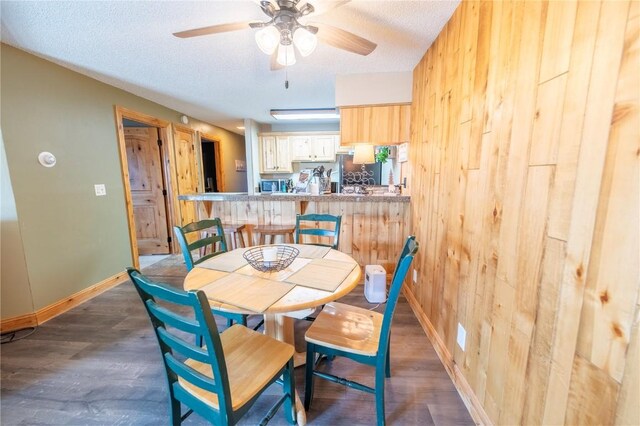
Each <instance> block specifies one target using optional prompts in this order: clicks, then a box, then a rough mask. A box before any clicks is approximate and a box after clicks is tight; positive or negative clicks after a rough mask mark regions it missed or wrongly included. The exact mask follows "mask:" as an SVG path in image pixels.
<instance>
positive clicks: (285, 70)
mask: <svg viewBox="0 0 640 426" xmlns="http://www.w3.org/2000/svg"><path fill="white" fill-rule="evenodd" d="M284 88H285V89H288V88H289V70H288V69H287V67H284Z"/></svg>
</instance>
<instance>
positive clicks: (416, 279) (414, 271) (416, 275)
mask: <svg viewBox="0 0 640 426" xmlns="http://www.w3.org/2000/svg"><path fill="white" fill-rule="evenodd" d="M413 282H414V283H417V282H418V271H417V270H415V269H414V270H413Z"/></svg>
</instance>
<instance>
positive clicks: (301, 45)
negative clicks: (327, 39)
mask: <svg viewBox="0 0 640 426" xmlns="http://www.w3.org/2000/svg"><path fill="white" fill-rule="evenodd" d="M293 43H294V44H295V45H296V47H297V48H298V51H299V52H300V54H301V55H302V56H304V57H307V56H309V55H311V53H313V51H314V50H315V49H316V46H317V45H318V38H317V37H316V35H315V34H312V33H310V32H309V31H307V30H306V29H305V28H302V27H300V28H298V29H297V30H296V31H295V32H294V33H293Z"/></svg>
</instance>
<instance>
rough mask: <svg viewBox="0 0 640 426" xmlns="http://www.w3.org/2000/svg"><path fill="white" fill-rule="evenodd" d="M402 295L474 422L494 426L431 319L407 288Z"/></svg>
mask: <svg viewBox="0 0 640 426" xmlns="http://www.w3.org/2000/svg"><path fill="white" fill-rule="evenodd" d="M402 293H403V294H404V296H405V297H406V299H407V301H408V302H409V306H410V307H411V310H412V311H413V313H414V315H415V316H416V318H418V321H419V322H420V325H421V326H422V329H423V330H424V332H425V334H426V335H427V337H428V338H429V341H430V342H431V344H432V345H433V348H434V349H435V350H436V353H437V354H438V358H440V362H442V365H443V366H444V368H445V370H447V374H449V377H451V380H452V381H453V385H454V386H455V387H456V390H457V391H458V394H459V395H460V397H461V398H462V401H463V402H464V405H465V406H466V407H467V410H469V414H471V417H472V418H473V421H474V422H475V423H476V424H477V425H486V426H492V425H493V423H492V422H491V419H490V418H489V416H488V415H487V413H486V412H485V411H484V408H482V404H481V403H480V401H479V400H478V398H477V396H476V395H475V393H473V390H472V389H471V386H470V385H469V382H467V379H466V378H465V377H464V376H463V375H462V371H460V369H459V368H458V366H457V365H456V364H455V362H454V361H453V357H452V356H451V353H449V350H448V349H447V347H446V345H445V344H444V342H443V341H442V339H441V338H440V336H438V333H437V332H436V329H435V328H434V327H433V325H432V324H431V321H429V318H427V316H426V315H425V313H424V312H423V311H422V309H421V307H420V303H418V300H417V299H416V297H415V296H414V295H413V293H411V291H410V290H408V289H407V288H403V289H402Z"/></svg>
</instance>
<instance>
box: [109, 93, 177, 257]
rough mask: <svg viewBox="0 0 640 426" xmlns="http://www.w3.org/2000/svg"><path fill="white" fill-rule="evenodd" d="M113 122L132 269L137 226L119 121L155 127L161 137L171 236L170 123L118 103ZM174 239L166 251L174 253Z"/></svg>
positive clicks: (135, 255)
mask: <svg viewBox="0 0 640 426" xmlns="http://www.w3.org/2000/svg"><path fill="white" fill-rule="evenodd" d="M114 110H115V121H116V135H117V139H118V153H119V156H120V169H121V174H122V184H123V187H124V200H125V207H126V209H127V224H128V225H129V242H130V245H131V257H132V261H133V265H134V267H135V268H140V263H139V261H138V258H139V253H138V238H137V237H136V225H135V219H134V215H133V199H132V197H131V184H130V183H129V163H128V161H127V147H126V142H125V138H124V126H123V125H122V120H123V119H124V118H127V119H129V120H134V121H137V122H140V123H143V124H146V125H148V126H152V127H156V128H158V129H159V135H158V137H159V138H160V140H162V146H161V147H160V153H161V155H162V179H163V180H164V185H165V188H166V190H167V196H166V197H165V208H166V211H167V231H168V235H169V237H172V235H173V233H172V229H171V227H172V225H173V224H174V223H175V214H174V208H175V206H174V200H173V198H174V197H173V188H174V187H175V183H173V174H172V173H171V170H170V167H169V165H170V164H173V163H174V160H173V159H172V154H173V150H172V149H170V145H172V143H173V139H172V132H171V122H169V121H165V120H160V119H158V118H155V117H152V116H150V115H146V114H142V113H139V112H136V111H133V110H130V109H127V108H124V107H121V106H118V105H115V106H114ZM175 252H176V250H175V240H174V239H173V238H171V242H170V243H169V253H175Z"/></svg>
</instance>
